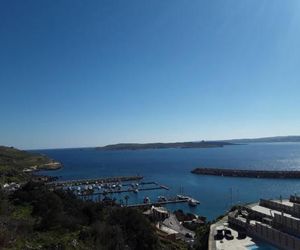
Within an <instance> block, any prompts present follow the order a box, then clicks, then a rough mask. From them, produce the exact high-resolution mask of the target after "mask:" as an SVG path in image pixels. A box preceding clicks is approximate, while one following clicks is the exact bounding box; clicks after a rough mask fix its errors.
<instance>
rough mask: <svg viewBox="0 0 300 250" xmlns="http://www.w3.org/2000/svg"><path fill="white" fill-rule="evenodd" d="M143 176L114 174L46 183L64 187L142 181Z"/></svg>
mask: <svg viewBox="0 0 300 250" xmlns="http://www.w3.org/2000/svg"><path fill="white" fill-rule="evenodd" d="M143 178H144V177H143V176H140V175H134V176H113V177H102V178H94V179H76V180H66V181H52V182H47V183H46V185H48V186H51V187H55V188H63V187H65V186H80V185H90V184H98V183H117V182H124V181H140V180H142V179H143Z"/></svg>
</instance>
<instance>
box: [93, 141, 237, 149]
mask: <svg viewBox="0 0 300 250" xmlns="http://www.w3.org/2000/svg"><path fill="white" fill-rule="evenodd" d="M227 145H235V144H234V143H232V142H224V141H200V142H172V143H118V144H111V145H107V146H104V147H97V148H96V149H99V150H141V149H163V148H165V149H166V148H217V147H223V146H227Z"/></svg>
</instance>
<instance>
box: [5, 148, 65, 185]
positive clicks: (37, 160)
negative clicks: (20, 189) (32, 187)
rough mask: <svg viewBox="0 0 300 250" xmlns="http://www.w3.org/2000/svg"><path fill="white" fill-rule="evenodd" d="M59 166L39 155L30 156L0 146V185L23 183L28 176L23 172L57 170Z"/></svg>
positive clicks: (20, 151) (24, 152) (26, 153)
mask: <svg viewBox="0 0 300 250" xmlns="http://www.w3.org/2000/svg"><path fill="white" fill-rule="evenodd" d="M58 167H60V164H59V163H57V162H55V161H53V160H52V159H50V158H48V157H47V156H44V155H40V154H32V153H29V152H27V151H22V150H18V149H16V148H13V147H4V146H0V184H2V185H3V184H4V183H7V182H8V183H10V182H24V181H27V180H29V177H30V174H29V173H25V172H23V171H24V170H25V169H28V168H31V169H32V170H39V169H52V168H58Z"/></svg>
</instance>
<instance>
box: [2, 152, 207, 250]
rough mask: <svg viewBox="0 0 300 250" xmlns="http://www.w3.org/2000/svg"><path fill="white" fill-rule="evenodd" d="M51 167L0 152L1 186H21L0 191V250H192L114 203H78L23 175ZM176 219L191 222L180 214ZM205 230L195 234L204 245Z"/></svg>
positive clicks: (28, 157)
mask: <svg viewBox="0 0 300 250" xmlns="http://www.w3.org/2000/svg"><path fill="white" fill-rule="evenodd" d="M51 162H53V161H52V160H51V159H49V158H47V157H45V156H42V155H32V154H30V153H28V152H25V151H20V150H17V149H14V148H7V147H0V169H1V172H0V173H1V178H2V181H3V182H4V181H5V182H11V181H16V182H23V183H22V185H21V188H19V189H17V190H16V191H8V190H6V189H5V191H4V189H2V188H1V187H0V249H7V250H9V249H17V250H18V249H20V250H21V249H22V250H27V249H28V250H29V249H31V250H33V249H49V250H50V249H51V250H52V249H59V250H64V249H79V250H85V249H103V250H115V249H116V250H118V249H120V250H121V249H122V250H123V249H127V250H135V249H143V250H148V249H149V250H150V249H151V250H152V249H153V250H156V249H162V250H187V249H192V247H191V246H187V244H186V243H184V242H183V241H175V240H172V239H169V238H168V237H166V235H163V233H162V232H160V231H159V230H157V229H156V228H155V227H154V225H153V224H151V222H150V221H149V220H148V219H147V218H146V217H145V216H144V215H143V214H142V213H141V211H139V210H135V209H132V208H126V207H120V206H118V205H116V204H115V203H114V202H112V204H110V205H109V206H108V205H107V204H106V203H104V202H103V203H101V202H100V203H99V202H98V203H95V202H92V201H83V200H81V199H79V198H77V197H76V196H75V195H74V194H73V193H70V192H66V191H62V190H55V191H50V190H49V189H48V187H47V186H46V185H45V184H44V183H43V182H36V181H35V182H33V181H31V180H30V179H31V178H30V177H31V175H30V173H25V172H24V171H23V170H24V169H26V168H30V167H32V166H37V169H39V168H42V167H44V166H45V164H48V163H51ZM1 186H2V185H1ZM128 198H129V197H126V198H125V200H126V202H127V201H128ZM178 216H181V217H182V219H185V218H194V217H193V215H192V214H187V215H184V214H183V212H182V211H181V212H180V211H179V212H178ZM205 228H206V227H202V228H201V229H199V228H198V227H197V228H196V229H195V230H196V234H197V237H199V239H201V241H202V240H207V239H206V234H207V231H206V230H205ZM206 245H207V243H205V242H204V243H203V242H199V241H198V240H197V241H196V244H195V249H198V250H202V249H205V246H206Z"/></svg>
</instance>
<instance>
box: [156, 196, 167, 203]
mask: <svg viewBox="0 0 300 250" xmlns="http://www.w3.org/2000/svg"><path fill="white" fill-rule="evenodd" d="M157 201H158V202H162V201H167V198H166V197H165V196H162V195H161V196H158V197H157Z"/></svg>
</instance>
